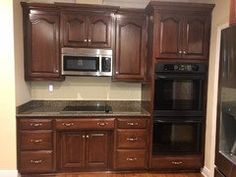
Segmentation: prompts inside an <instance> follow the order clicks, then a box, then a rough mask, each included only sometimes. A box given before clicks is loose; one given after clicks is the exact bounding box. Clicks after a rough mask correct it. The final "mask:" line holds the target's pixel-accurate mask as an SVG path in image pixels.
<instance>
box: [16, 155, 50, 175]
mask: <svg viewBox="0 0 236 177" xmlns="http://www.w3.org/2000/svg"><path fill="white" fill-rule="evenodd" d="M52 157H53V155H52V151H43V152H21V153H20V172H23V173H29V172H51V171H53V162H52V159H53V158H52Z"/></svg>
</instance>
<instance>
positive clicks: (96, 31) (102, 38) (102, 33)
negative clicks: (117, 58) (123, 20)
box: [88, 15, 112, 48]
mask: <svg viewBox="0 0 236 177" xmlns="http://www.w3.org/2000/svg"><path fill="white" fill-rule="evenodd" d="M111 24H112V18H111V16H95V15H94V16H90V17H89V23H88V26H89V37H88V45H89V46H91V47H97V48H103V47H111Z"/></svg>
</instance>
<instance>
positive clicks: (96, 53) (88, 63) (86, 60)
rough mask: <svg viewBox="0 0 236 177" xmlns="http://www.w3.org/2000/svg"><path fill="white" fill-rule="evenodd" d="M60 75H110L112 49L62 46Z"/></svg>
mask: <svg viewBox="0 0 236 177" xmlns="http://www.w3.org/2000/svg"><path fill="white" fill-rule="evenodd" d="M61 53H62V54H61V55H62V56H61V66H62V75H68V76H76V75H77V76H112V50H110V49H88V48H62V51H61Z"/></svg>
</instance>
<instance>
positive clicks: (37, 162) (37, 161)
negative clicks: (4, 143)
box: [30, 160, 43, 164]
mask: <svg viewBox="0 0 236 177" xmlns="http://www.w3.org/2000/svg"><path fill="white" fill-rule="evenodd" d="M42 162H43V161H42V160H30V163H33V164H40V163H42Z"/></svg>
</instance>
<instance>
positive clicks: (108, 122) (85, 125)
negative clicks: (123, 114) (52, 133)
mask: <svg viewBox="0 0 236 177" xmlns="http://www.w3.org/2000/svg"><path fill="white" fill-rule="evenodd" d="M114 125H115V119H77V120H76V119H64V120H63V119H57V120H56V129H57V130H73V129H96V130H107V129H113V128H114Z"/></svg>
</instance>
